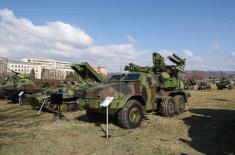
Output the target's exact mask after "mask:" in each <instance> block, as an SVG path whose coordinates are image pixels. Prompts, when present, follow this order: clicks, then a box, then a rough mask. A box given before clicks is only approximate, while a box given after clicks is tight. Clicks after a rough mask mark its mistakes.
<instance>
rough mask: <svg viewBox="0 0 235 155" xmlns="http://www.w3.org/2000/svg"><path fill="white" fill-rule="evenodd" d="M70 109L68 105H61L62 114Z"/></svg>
mask: <svg viewBox="0 0 235 155" xmlns="http://www.w3.org/2000/svg"><path fill="white" fill-rule="evenodd" d="M68 109H69V106H68V105H67V104H61V105H60V111H61V112H67V111H68Z"/></svg>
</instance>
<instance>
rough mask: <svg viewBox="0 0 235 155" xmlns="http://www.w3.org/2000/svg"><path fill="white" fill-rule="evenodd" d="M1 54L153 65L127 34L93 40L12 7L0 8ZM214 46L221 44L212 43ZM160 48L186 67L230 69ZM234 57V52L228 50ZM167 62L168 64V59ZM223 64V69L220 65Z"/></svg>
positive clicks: (111, 66) (70, 27)
mask: <svg viewBox="0 0 235 155" xmlns="http://www.w3.org/2000/svg"><path fill="white" fill-rule="evenodd" d="M0 35H1V37H0V54H1V56H2V57H8V58H10V59H18V60H19V59H21V58H24V57H48V58H51V59H59V60H66V61H71V62H73V63H79V62H80V61H82V60H85V61H89V62H91V63H92V64H93V65H99V66H105V67H107V68H108V71H119V70H120V66H121V64H123V67H124V65H126V64H128V63H130V62H132V63H136V64H138V65H143V66H152V52H153V51H151V50H148V49H138V48H137V47H136V45H135V44H136V40H135V39H134V38H133V37H132V36H130V35H129V36H127V39H128V42H127V43H123V44H105V45H98V44H95V41H94V39H93V38H92V37H91V36H90V35H89V34H87V33H86V32H85V31H84V30H82V29H81V28H79V27H77V26H74V25H71V24H68V23H64V22H61V21H50V22H47V23H45V24H43V25H35V24H34V23H33V22H32V21H30V20H29V19H26V18H18V17H16V16H15V15H14V13H13V12H12V11H11V10H8V9H2V10H0ZM213 47H214V48H215V49H218V48H220V44H219V43H218V42H215V43H214V44H213ZM154 52H159V53H160V54H161V55H162V56H164V57H165V58H166V57H167V56H169V55H172V54H173V53H177V54H178V55H180V56H182V57H183V58H184V57H185V58H187V62H186V68H187V69H197V70H216V69H219V70H222V69H227V70H230V69H233V70H234V67H235V65H234V63H233V62H232V61H226V62H223V61H220V62H218V61H214V60H213V58H211V57H207V56H202V55H200V56H199V55H197V54H196V53H193V52H192V51H190V50H183V51H177V52H175V51H174V50H169V49H163V50H157V51H154ZM231 54H232V55H233V56H234V57H235V52H232V53H231ZM165 60H166V63H167V64H169V61H168V60H167V59H165ZM221 68H222V69H221Z"/></svg>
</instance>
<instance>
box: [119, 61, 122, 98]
mask: <svg viewBox="0 0 235 155" xmlns="http://www.w3.org/2000/svg"><path fill="white" fill-rule="evenodd" d="M119 75H120V78H119V89H118V98H119V97H120V90H121V76H122V61H121V66H120V74H119Z"/></svg>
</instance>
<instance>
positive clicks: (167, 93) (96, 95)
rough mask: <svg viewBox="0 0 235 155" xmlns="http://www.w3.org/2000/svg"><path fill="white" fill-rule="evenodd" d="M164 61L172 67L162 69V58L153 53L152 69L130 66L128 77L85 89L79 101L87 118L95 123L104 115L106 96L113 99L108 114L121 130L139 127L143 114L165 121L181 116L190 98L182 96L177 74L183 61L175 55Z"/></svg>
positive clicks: (166, 66)
mask: <svg viewBox="0 0 235 155" xmlns="http://www.w3.org/2000/svg"><path fill="white" fill-rule="evenodd" d="M168 58H169V59H170V60H171V61H172V62H173V63H175V64H176V65H171V66H169V65H165V62H164V58H163V57H162V56H161V55H160V54H158V53H153V63H154V65H153V67H141V66H138V65H135V64H132V63H131V64H129V66H126V67H125V70H126V71H128V72H129V73H125V74H118V75H113V76H112V77H111V78H110V79H109V80H108V81H107V82H106V83H103V84H100V85H98V86H95V87H92V88H90V89H87V91H86V96H85V98H83V99H82V98H80V99H79V103H80V105H81V106H84V108H85V109H86V115H87V117H88V118H89V119H90V120H95V119H97V118H98V117H100V116H102V115H103V114H105V108H103V107H101V105H100V104H101V103H102V101H103V100H104V99H105V98H106V97H107V96H112V97H114V100H113V101H112V103H111V105H110V106H109V114H110V115H111V116H113V117H116V118H117V120H118V123H119V125H120V126H121V127H123V128H125V129H130V128H136V127H138V126H140V125H141V121H142V119H143V115H144V113H146V112H150V111H156V112H159V113H160V114H161V115H163V116H166V117H171V116H174V115H176V114H181V113H183V112H184V110H185V104H186V102H187V101H188V97H189V96H190V94H188V93H185V92H184V83H183V81H182V80H181V79H180V78H179V77H178V72H182V71H183V69H184V65H185V59H181V58H180V57H178V56H177V55H176V54H173V56H170V57H168Z"/></svg>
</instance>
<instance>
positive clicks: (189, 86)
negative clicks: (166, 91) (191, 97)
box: [184, 79, 197, 90]
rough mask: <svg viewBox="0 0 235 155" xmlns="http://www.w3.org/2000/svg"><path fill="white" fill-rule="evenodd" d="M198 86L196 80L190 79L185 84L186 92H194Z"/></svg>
mask: <svg viewBox="0 0 235 155" xmlns="http://www.w3.org/2000/svg"><path fill="white" fill-rule="evenodd" d="M196 84H197V82H196V80H194V79H188V80H186V81H185V83H184V88H185V90H193V89H194V86H195V85H196Z"/></svg>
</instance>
